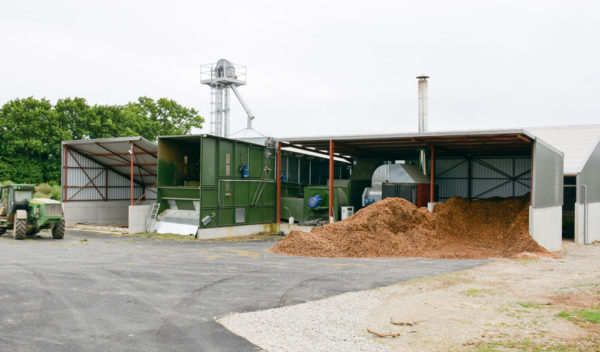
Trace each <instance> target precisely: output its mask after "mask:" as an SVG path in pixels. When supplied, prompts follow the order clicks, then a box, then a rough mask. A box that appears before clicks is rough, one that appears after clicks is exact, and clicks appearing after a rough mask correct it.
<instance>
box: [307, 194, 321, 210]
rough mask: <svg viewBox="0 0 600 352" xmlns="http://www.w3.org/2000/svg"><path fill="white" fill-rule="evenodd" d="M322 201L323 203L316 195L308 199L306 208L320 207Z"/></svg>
mask: <svg viewBox="0 0 600 352" xmlns="http://www.w3.org/2000/svg"><path fill="white" fill-rule="evenodd" d="M322 201H323V198H321V196H320V195H318V194H317V195H316V196H314V197H310V198H308V207H309V208H311V209H313V208H316V207H318V206H319V205H321V202H322Z"/></svg>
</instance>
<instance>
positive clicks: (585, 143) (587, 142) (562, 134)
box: [526, 124, 600, 175]
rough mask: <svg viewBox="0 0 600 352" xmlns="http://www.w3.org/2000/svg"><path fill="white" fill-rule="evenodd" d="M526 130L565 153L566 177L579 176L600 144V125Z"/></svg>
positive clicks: (531, 128)
mask: <svg viewBox="0 0 600 352" xmlns="http://www.w3.org/2000/svg"><path fill="white" fill-rule="evenodd" d="M526 130H527V131H529V132H530V133H531V134H533V135H535V136H536V137H537V138H540V139H542V140H544V141H545V142H546V143H549V144H550V145H552V146H553V147H555V148H557V149H558V150H560V151H562V152H563V153H564V155H565V156H564V173H565V175H576V174H578V173H579V172H580V171H581V169H583V166H584V165H585V163H586V161H587V159H588V158H589V156H590V153H591V152H592V150H594V148H595V147H596V146H597V145H598V143H600V124H593V125H579V126H549V127H530V128H527V129H526Z"/></svg>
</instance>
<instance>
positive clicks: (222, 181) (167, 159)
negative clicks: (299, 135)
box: [158, 135, 276, 228]
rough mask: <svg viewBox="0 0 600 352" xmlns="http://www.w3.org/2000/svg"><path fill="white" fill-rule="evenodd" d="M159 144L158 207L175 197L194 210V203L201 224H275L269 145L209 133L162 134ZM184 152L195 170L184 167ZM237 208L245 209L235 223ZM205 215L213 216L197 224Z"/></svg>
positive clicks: (162, 206) (270, 150)
mask: <svg viewBox="0 0 600 352" xmlns="http://www.w3.org/2000/svg"><path fill="white" fill-rule="evenodd" d="M158 148H159V152H158V158H159V161H158V164H159V165H158V179H159V183H158V200H159V201H160V203H161V207H160V211H162V210H164V209H166V208H168V202H167V200H168V198H170V199H173V198H177V206H178V208H180V209H184V208H189V209H192V210H193V209H194V203H193V202H194V201H197V203H198V204H199V208H200V216H199V218H198V222H199V224H200V228H204V227H215V226H233V225H247V224H262V223H273V222H275V187H276V184H275V171H274V170H275V153H274V151H273V150H272V149H269V152H267V148H266V147H264V146H260V145H255V144H250V143H246V142H241V141H236V140H231V139H227V138H221V137H216V136H210V135H203V136H182V137H161V138H159V147H158ZM192 149H193V150H194V152H191V150H192ZM185 155H187V156H188V164H187V165H188V166H189V167H191V168H193V170H191V169H190V170H187V169H186V167H185V166H186V165H185V163H184V156H185ZM241 164H246V165H247V166H248V177H247V178H244V177H242V174H241V172H240V170H239V168H240V165H241ZM266 168H268V169H266ZM184 184H186V185H187V186H184ZM180 203H181V204H182V205H180ZM236 209H238V212H239V213H242V212H243V218H242V217H240V216H238V219H237V220H238V221H237V222H236ZM241 209H243V210H241ZM240 215H241V214H240ZM205 216H211V217H212V221H211V222H210V223H209V224H208V225H207V226H203V225H201V223H200V219H202V218H203V217H205Z"/></svg>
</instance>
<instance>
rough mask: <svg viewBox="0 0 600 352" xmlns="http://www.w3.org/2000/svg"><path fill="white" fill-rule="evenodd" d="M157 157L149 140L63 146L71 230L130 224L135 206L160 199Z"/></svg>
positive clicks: (74, 142)
mask: <svg viewBox="0 0 600 352" xmlns="http://www.w3.org/2000/svg"><path fill="white" fill-rule="evenodd" d="M157 152H158V147H157V145H156V144H155V143H152V142H150V141H148V140H147V139H145V138H143V137H119V138H101V139H88V140H72V141H63V143H62V164H61V166H62V168H61V170H62V172H61V177H62V182H61V184H62V199H63V203H64V212H65V221H66V223H67V225H68V226H70V225H73V224H76V223H90V224H101V225H108V224H110V225H127V224H128V207H129V205H134V204H138V203H140V202H142V203H143V202H144V201H145V200H153V199H156V192H155V187H156V179H157V178H156V177H157V161H156V158H157Z"/></svg>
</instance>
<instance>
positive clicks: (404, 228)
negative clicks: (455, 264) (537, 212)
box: [272, 196, 552, 259]
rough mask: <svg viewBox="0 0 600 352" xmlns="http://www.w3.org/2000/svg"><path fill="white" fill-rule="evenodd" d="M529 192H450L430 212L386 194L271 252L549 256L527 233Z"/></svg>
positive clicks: (299, 234) (291, 238) (294, 235)
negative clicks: (481, 196) (479, 195)
mask: <svg viewBox="0 0 600 352" xmlns="http://www.w3.org/2000/svg"><path fill="white" fill-rule="evenodd" d="M528 230H529V197H528V196H524V197H518V198H505V199H503V198H493V199H486V200H477V201H473V202H470V201H468V200H466V199H464V198H460V197H453V198H450V199H448V200H447V201H446V202H444V203H440V204H437V205H436V206H435V211H434V213H433V214H432V213H430V212H428V211H427V209H426V208H417V207H416V206H415V205H413V204H412V203H411V202H409V201H407V200H404V199H401V198H386V199H384V200H382V201H379V202H376V203H373V204H371V205H369V206H368V207H366V208H363V209H361V210H359V211H358V212H356V214H354V215H353V216H352V217H350V218H348V219H346V220H343V221H339V222H336V223H333V224H329V225H325V226H321V227H316V228H313V229H312V230H311V231H310V232H309V233H307V232H303V231H299V230H293V231H291V232H290V234H289V235H288V236H286V238H285V239H284V240H283V241H281V242H279V243H278V244H277V245H276V246H275V247H273V249H272V251H273V252H276V253H281V254H290V255H300V256H311V257H428V258H461V259H464V258H477V259H479V258H489V257H516V256H518V255H519V254H521V253H523V252H527V253H531V254H534V255H539V256H552V254H551V253H550V252H548V251H547V250H546V249H544V248H543V247H541V246H540V245H539V244H538V243H537V242H536V241H535V240H534V239H533V238H532V237H531V236H529V233H528V232H529V231H528Z"/></svg>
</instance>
